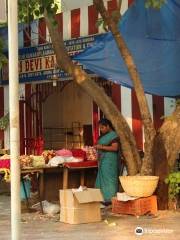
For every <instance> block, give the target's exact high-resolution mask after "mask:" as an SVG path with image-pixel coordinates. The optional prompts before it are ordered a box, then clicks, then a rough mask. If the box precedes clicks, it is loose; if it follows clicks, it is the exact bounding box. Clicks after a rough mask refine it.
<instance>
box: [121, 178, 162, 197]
mask: <svg viewBox="0 0 180 240" xmlns="http://www.w3.org/2000/svg"><path fill="white" fill-rule="evenodd" d="M119 179H120V182H121V185H122V188H123V189H124V191H125V192H126V193H127V194H128V195H129V196H133V197H149V196H151V195H152V194H153V193H154V191H155V189H156V187H157V184H158V180H159V177H157V176H121V177H119Z"/></svg>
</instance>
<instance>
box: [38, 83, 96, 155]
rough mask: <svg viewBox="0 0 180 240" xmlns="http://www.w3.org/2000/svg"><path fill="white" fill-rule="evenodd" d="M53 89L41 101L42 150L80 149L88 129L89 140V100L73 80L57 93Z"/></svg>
mask: <svg viewBox="0 0 180 240" xmlns="http://www.w3.org/2000/svg"><path fill="white" fill-rule="evenodd" d="M57 84H58V82H57ZM53 88H54V91H53V92H52V93H51V94H50V95H49V96H48V98H47V99H46V101H44V102H43V110H42V119H43V135H44V140H45V149H55V150H56V149H61V148H80V147H82V146H83V145H84V136H83V132H84V131H85V132H87V129H88V128H89V129H91V131H90V130H89V139H90V138H92V99H91V98H90V97H89V96H88V95H87V94H86V93H85V92H84V91H83V90H82V89H81V88H80V87H79V86H78V85H77V84H75V83H74V82H73V81H70V82H69V83H68V84H66V85H65V86H64V87H63V88H61V89H58V90H57V91H55V88H57V86H54V87H53Z"/></svg>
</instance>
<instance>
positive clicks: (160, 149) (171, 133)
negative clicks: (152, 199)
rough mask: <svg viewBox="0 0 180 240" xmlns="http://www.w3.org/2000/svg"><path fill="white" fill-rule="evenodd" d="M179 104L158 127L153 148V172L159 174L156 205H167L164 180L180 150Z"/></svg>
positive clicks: (162, 206) (160, 206) (166, 188)
mask: <svg viewBox="0 0 180 240" xmlns="http://www.w3.org/2000/svg"><path fill="white" fill-rule="evenodd" d="M179 126H180V105H177V107H176V110H175V111H174V113H173V114H172V116H170V117H168V118H166V119H165V121H164V123H163V125H162V127H161V128H160V130H159V132H158V134H157V136H156V138H155V141H154V149H153V159H154V167H155V174H156V175H157V176H159V184H158V188H157V196H158V207H159V209H167V207H168V186H167V184H165V182H164V180H165V178H166V177H167V176H168V174H169V173H170V171H172V170H173V169H174V166H175V162H176V159H177V156H178V153H179V152H180V127H179Z"/></svg>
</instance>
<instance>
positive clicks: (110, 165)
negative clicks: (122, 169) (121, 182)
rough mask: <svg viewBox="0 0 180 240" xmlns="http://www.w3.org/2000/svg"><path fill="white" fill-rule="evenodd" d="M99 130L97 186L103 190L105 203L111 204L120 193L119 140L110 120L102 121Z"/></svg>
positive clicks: (104, 119)
mask: <svg viewBox="0 0 180 240" xmlns="http://www.w3.org/2000/svg"><path fill="white" fill-rule="evenodd" d="M99 128H100V132H101V136H100V138H99V140H98V144H97V145H96V149H98V153H99V168H98V174H97V178H96V184H95V186H96V188H100V189H101V192H102V194H103V196H104V200H105V202H111V198H112V197H114V196H115V195H116V193H117V191H118V150H119V139H118V135H117V134H116V132H115V131H114V130H113V126H112V124H111V122H110V121H109V120H108V119H106V118H103V119H101V120H100V121H99Z"/></svg>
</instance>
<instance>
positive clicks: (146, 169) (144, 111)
mask: <svg viewBox="0 0 180 240" xmlns="http://www.w3.org/2000/svg"><path fill="white" fill-rule="evenodd" d="M93 2H94V4H95V6H96V9H97V10H98V12H100V14H101V16H102V18H103V20H104V22H105V23H106V24H107V26H108V28H109V30H110V31H111V32H112V35H113V37H114V39H115V41H116V43H117V46H118V49H119V51H120V53H121V56H122V58H123V60H124V62H125V64H126V67H127V69H128V72H129V75H130V78H131V80H132V82H133V85H134V89H135V92H136V96H137V100H138V104H139V109H140V113H141V119H142V122H143V125H144V136H145V144H144V151H145V156H144V159H143V164H142V168H141V175H152V174H153V158H152V149H153V141H154V137H155V128H154V126H153V123H152V119H151V114H150V111H149V108H148V104H147V100H146V97H145V93H144V89H143V86H142V84H141V80H140V76H139V74H138V71H137V68H136V65H135V63H134V61H133V58H132V55H131V53H130V51H129V50H128V47H127V46H126V43H125V41H124V39H123V37H122V35H121V33H120V31H119V29H118V24H117V23H116V22H115V21H114V20H113V18H112V17H111V16H110V15H109V13H108V11H107V10H106V8H105V7H104V2H103V0H94V1H93Z"/></svg>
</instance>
